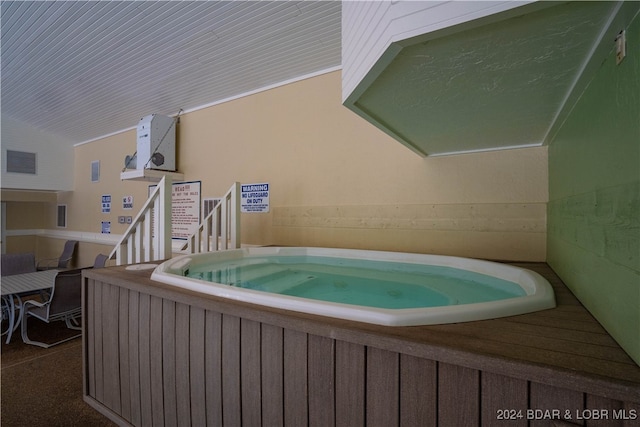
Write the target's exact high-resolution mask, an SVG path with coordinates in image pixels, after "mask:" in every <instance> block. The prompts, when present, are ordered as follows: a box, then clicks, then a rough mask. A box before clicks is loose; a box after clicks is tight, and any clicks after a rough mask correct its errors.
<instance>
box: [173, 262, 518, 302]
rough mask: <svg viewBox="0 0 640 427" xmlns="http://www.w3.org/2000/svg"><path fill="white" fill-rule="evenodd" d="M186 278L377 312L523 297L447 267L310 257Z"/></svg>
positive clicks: (508, 286)
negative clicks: (357, 306)
mask: <svg viewBox="0 0 640 427" xmlns="http://www.w3.org/2000/svg"><path fill="white" fill-rule="evenodd" d="M186 276H187V277H192V278H196V279H200V280H207V281H210V282H215V283H222V284H225V285H229V286H235V287H239V288H246V289H252V290H256V291H263V292H270V293H277V294H282V295H291V296H296V297H302V298H310V299H316V300H322V301H330V302H337V303H343V304H352V305H360V306H368V307H378V308H396V309H398V308H418V307H436V306H446V305H456V304H472V303H478V302H487V301H496V300H502V299H507V298H515V297H519V296H523V295H525V292H524V290H523V289H522V288H521V287H520V286H519V285H518V284H516V283H513V282H509V281H506V280H502V279H498V278H495V277H492V276H488V275H484V274H479V273H474V272H470V271H466V270H459V269H455V268H450V267H440V266H430V265H423V264H406V263H398V262H386V261H368V260H354V259H342V258H328V257H312V256H270V257H260V258H244V259H241V260H233V261H228V262H222V263H216V264H214V265H211V266H207V267H201V268H197V269H196V268H191V269H190V270H189V271H188V272H187V274H186Z"/></svg>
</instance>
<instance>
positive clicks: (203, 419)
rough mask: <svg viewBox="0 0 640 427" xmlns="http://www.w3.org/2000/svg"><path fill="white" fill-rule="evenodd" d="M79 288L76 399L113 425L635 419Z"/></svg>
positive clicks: (508, 382)
mask: <svg viewBox="0 0 640 427" xmlns="http://www.w3.org/2000/svg"><path fill="white" fill-rule="evenodd" d="M87 283H90V286H87V287H85V289H84V292H85V293H84V301H85V311H84V328H85V341H84V346H85V347H84V349H85V355H84V357H85V374H86V378H85V384H84V387H85V389H84V390H85V394H86V395H87V396H88V397H89V398H90V399H89V400H88V401H89V402H90V403H91V404H92V405H93V406H97V407H98V409H100V410H103V411H104V413H106V414H107V415H108V416H110V417H112V418H113V419H114V420H115V421H117V422H121V423H130V424H132V425H135V426H146V425H185V426H186V425H198V426H200V425H203V426H204V425H209V426H258V425H263V426H278V425H284V426H295V427H299V426H307V425H311V426H323V427H324V426H332V425H337V426H348V427H352V426H364V425H367V426H383V427H391V426H397V425H400V426H421V427H423V426H424V427H428V426H435V425H464V426H473V425H483V426H493V425H505V423H508V424H509V425H513V426H525V425H530V426H546V425H553V424H554V423H560V424H562V423H564V425H569V424H567V423H571V424H570V425H583V426H586V427H592V426H603V425H607V426H623V427H624V426H631V425H635V424H637V419H638V415H639V414H640V405H638V404H633V403H628V402H622V401H619V400H612V399H608V398H605V397H602V396H598V395H595V394H588V393H583V392H580V391H575V390H569V389H564V388H560V387H556V386H551V385H547V384H542V383H538V382H531V381H528V380H526V379H523V378H513V377H508V376H505V375H501V374H497V373H492V372H485V371H480V370H475V369H471V368H467V367H464V366H459V365H454V364H450V363H443V362H437V361H434V360H430V359H427V358H423V357H418V356H415V355H408V354H401V353H399V352H397V351H394V349H393V348H390V347H387V348H385V349H382V348H378V347H376V346H372V345H367V346H365V345H364V344H362V343H354V342H348V341H345V340H344V339H336V338H333V337H332V336H322V335H318V334H315V333H314V334H311V333H306V332H302V331H298V330H294V329H288V328H283V327H282V326H275V325H271V324H268V323H263V321H261V320H258V319H254V318H252V319H249V318H246V317H243V316H240V315H230V314H223V313H221V312H219V311H216V310H213V309H206V308H203V307H199V306H197V305H189V304H186V303H184V302H175V301H172V300H169V299H166V298H161V297H159V296H151V295H148V294H145V293H140V292H137V291H134V290H128V289H125V288H120V287H118V286H116V285H110V284H105V283H100V282H89V281H87ZM329 335H332V333H330V334H329ZM360 338H361V337H358V339H360ZM85 399H87V397H85ZM530 409H533V410H537V411H539V412H537V413H535V414H533V415H531V414H530V413H529V412H528V410H530ZM585 409H586V411H584V410H585ZM501 410H513V411H516V412H515V413H516V414H517V411H521V413H522V416H521V417H518V416H516V417H510V416H509V414H508V413H505V412H502V413H499V411H501ZM540 411H541V412H540ZM544 411H555V412H551V413H550V414H551V415H552V417H551V418H549V413H547V412H544ZM583 411H584V412H583ZM597 413H600V414H604V415H602V417H600V418H598V417H594V416H593V414H597ZM114 414H117V415H114ZM566 414H568V415H566ZM614 414H615V416H616V418H615V419H614ZM499 415H501V417H499ZM569 416H570V418H567V417H569ZM500 418H503V419H500ZM504 418H506V419H504Z"/></svg>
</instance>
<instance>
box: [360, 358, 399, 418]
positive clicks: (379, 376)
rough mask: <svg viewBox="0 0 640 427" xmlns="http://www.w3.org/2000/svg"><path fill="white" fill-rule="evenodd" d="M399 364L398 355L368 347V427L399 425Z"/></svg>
mask: <svg viewBox="0 0 640 427" xmlns="http://www.w3.org/2000/svg"><path fill="white" fill-rule="evenodd" d="M399 364H400V360H399V355H398V353H395V352H391V351H386V350H380V349H377V348H375V347H367V377H366V384H367V392H366V393H367V397H366V401H367V415H366V421H367V426H373V427H375V426H379V427H393V426H397V425H398V422H399V414H400V403H399V402H398V397H399V394H400V393H399V387H400V384H399Z"/></svg>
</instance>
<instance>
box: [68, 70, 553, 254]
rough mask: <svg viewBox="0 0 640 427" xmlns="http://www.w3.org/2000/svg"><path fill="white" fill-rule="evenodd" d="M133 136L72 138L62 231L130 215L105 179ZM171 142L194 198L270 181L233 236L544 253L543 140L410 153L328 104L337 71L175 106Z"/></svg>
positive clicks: (139, 199) (138, 187)
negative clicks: (487, 149)
mask: <svg viewBox="0 0 640 427" xmlns="http://www.w3.org/2000/svg"><path fill="white" fill-rule="evenodd" d="M463 125H464V123H461V126H463ZM135 140H136V135H135V131H129V132H124V133H122V134H118V135H116V136H112V137H109V138H105V139H103V140H100V141H97V142H93V143H89V144H85V145H82V146H78V147H76V150H75V153H76V155H75V161H76V163H75V169H76V174H75V191H74V192H73V193H66V194H65V195H63V196H61V197H59V203H68V205H69V223H70V224H73V227H77V228H78V230H82V231H92V232H99V231H100V221H101V220H110V221H111V222H112V233H122V232H123V231H124V228H125V227H124V226H120V225H118V224H117V216H118V215H125V214H126V215H131V214H132V213H131V211H123V210H122V209H121V201H120V200H121V197H122V196H125V195H133V196H134V198H135V208H136V210H135V211H134V213H133V215H135V212H136V211H137V209H139V208H140V206H141V205H142V203H143V201H144V199H145V196H146V193H147V184H146V183H140V182H129V181H127V182H122V181H120V179H119V174H120V170H121V169H122V165H123V158H124V156H125V155H126V154H132V153H133V151H135ZM177 145H178V165H179V170H180V172H182V173H184V174H185V180H187V181H192V180H201V181H202V193H203V196H204V197H215V196H221V195H222V194H224V193H225V192H226V190H227V189H228V188H229V187H230V186H231V185H232V183H233V182H234V181H240V182H242V183H252V182H269V183H270V184H271V201H270V202H271V210H270V212H269V213H268V214H243V215H242V241H243V243H245V244H258V245H269V244H273V245H301V246H333V247H358V248H370V249H379V250H393V251H410V252H425V253H438V254H450V255H460V256H470V257H479V258H491V259H509V260H536V261H542V260H544V259H545V241H546V230H545V228H546V212H545V211H546V202H547V199H548V193H547V149H546V148H544V147H540V148H531V149H520V150H510V151H501V152H491V153H478V154H466V155H459V156H454V157H434V158H427V159H423V158H420V157H419V156H417V155H415V154H413V153H412V152H411V151H409V150H408V149H406V148H405V147H403V146H402V145H400V144H399V143H397V142H395V141H394V140H392V139H391V138H389V137H388V136H386V135H385V134H383V133H382V132H380V131H379V130H377V129H376V128H374V127H373V126H371V125H370V124H368V123H366V122H365V121H364V120H362V119H361V118H359V117H358V116H356V115H355V114H353V113H352V112H350V111H348V110H347V109H346V108H345V107H343V106H342V105H341V79H340V72H332V73H328V74H325V75H321V76H319V77H314V78H311V79H307V80H304V81H300V82H296V83H292V84H289V85H285V86H282V87H279V88H275V89H271V90H268V91H265V92H261V93H258V94H255V95H252V96H248V97H244V98H240V99H237V100H234V101H230V102H227V103H224V104H220V105H216V106H212V107H209V108H206V109H201V110H198V111H194V112H191V113H188V114H184V115H183V116H182V117H181V122H180V125H179V127H178V144H177ZM98 159H99V160H100V161H101V179H100V182H99V183H91V182H90V179H89V168H90V163H91V161H92V160H98ZM102 194H111V195H112V199H113V207H112V208H113V210H112V213H111V214H102V213H101V212H100V197H101V195H102Z"/></svg>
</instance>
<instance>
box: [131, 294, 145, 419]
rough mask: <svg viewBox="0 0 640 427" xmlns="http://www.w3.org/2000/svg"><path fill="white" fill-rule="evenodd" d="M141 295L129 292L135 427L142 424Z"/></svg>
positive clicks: (132, 397) (132, 408)
mask: <svg viewBox="0 0 640 427" xmlns="http://www.w3.org/2000/svg"><path fill="white" fill-rule="evenodd" d="M139 301H140V294H139V293H138V292H133V291H129V322H128V323H129V328H128V334H129V345H128V349H129V353H128V355H127V356H128V358H129V397H130V399H131V403H130V405H131V417H130V421H131V424H133V425H141V424H142V418H141V417H142V413H141V406H140V405H141V402H140V380H141V376H140V345H141V341H142V337H141V334H140V302H139Z"/></svg>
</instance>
